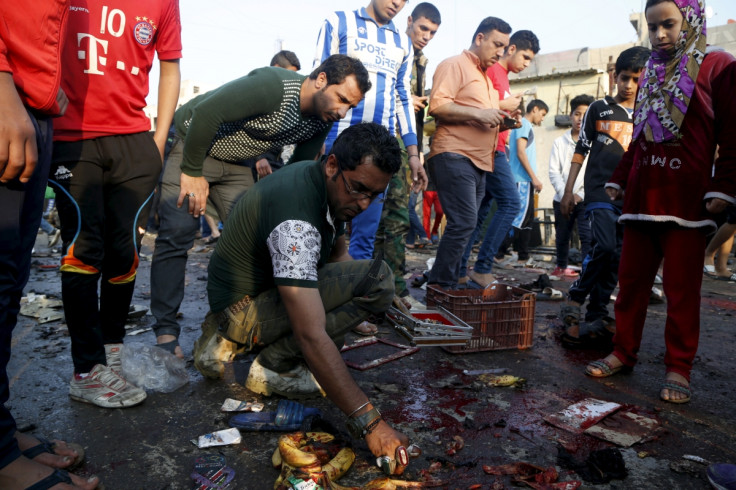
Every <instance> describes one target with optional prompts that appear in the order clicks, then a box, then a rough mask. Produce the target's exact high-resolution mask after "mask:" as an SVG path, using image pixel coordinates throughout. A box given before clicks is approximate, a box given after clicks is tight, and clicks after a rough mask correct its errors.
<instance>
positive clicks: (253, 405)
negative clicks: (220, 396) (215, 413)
mask: <svg viewBox="0 0 736 490" xmlns="http://www.w3.org/2000/svg"><path fill="white" fill-rule="evenodd" d="M264 406H265V405H263V403H257V402H243V401H240V400H235V399H233V398H226V399H225V401H224V402H223V403H222V407H220V411H221V412H260V411H261V410H263V407H264Z"/></svg>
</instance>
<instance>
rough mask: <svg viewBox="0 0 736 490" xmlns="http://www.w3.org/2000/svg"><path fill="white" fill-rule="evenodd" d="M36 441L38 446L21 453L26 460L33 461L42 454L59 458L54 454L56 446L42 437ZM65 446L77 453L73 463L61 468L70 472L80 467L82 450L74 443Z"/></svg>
mask: <svg viewBox="0 0 736 490" xmlns="http://www.w3.org/2000/svg"><path fill="white" fill-rule="evenodd" d="M34 437H36V436H34ZM36 439H38V441H39V442H38V444H36V445H35V446H33V447H29V448H28V449H26V450H25V451H22V454H23V456H25V457H26V458H28V459H33V458H35V457H36V456H38V455H39V454H42V453H49V454H53V455H55V456H60V455H59V454H56V453H55V452H54V448H55V447H56V444H55V443H53V442H51V441H49V440H48V439H44V438H43V437H36ZM66 446H67V447H68V448H69V449H73V450H74V451H76V452H77V457H76V459H75V460H74V461H72V464H70V465H69V466H67V467H65V468H63V469H64V470H66V471H71V470H73V469H75V468H78V467H79V465H81V464H82V463H83V462H84V448H83V447H82V446H81V445H79V444H76V443H74V442H67V443H66ZM57 483H59V482H57ZM52 486H53V485H52Z"/></svg>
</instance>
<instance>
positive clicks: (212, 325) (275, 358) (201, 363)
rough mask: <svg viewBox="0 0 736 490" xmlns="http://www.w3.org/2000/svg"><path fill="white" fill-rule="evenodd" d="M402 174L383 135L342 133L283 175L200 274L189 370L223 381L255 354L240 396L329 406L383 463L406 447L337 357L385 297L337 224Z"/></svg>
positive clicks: (392, 142)
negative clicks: (200, 317) (200, 301)
mask: <svg viewBox="0 0 736 490" xmlns="http://www.w3.org/2000/svg"><path fill="white" fill-rule="evenodd" d="M400 165H401V152H400V148H399V145H398V143H397V141H396V138H394V137H393V136H392V135H391V134H390V133H389V132H388V130H387V129H386V128H384V127H383V126H381V125H379V124H375V123H362V124H357V125H354V126H350V127H349V128H347V129H345V131H343V132H342V133H341V134H340V136H339V137H338V138H337V140H336V141H335V143H334V145H333V146H332V149H331V151H330V154H329V156H327V158H326V159H323V161H321V162H314V161H307V162H299V163H295V164H291V165H287V166H285V167H284V168H283V169H281V170H279V171H278V172H276V173H275V174H273V175H271V176H269V178H268V179H265V180H263V181H261V182H259V183H258V185H257V186H255V187H253V189H251V190H250V191H249V192H248V193H247V194H246V195H245V196H244V197H243V198H242V199H241V200H240V201H238V203H237V204H236V205H235V207H234V208H233V210H232V213H231V214H230V219H229V220H228V223H227V226H226V227H225V230H224V231H223V233H222V236H221V237H220V239H219V241H218V243H217V248H216V249H215V252H214V254H213V255H212V259H211V261H210V266H209V279H208V283H207V293H208V296H209V302H210V310H211V311H210V313H208V315H207V318H206V319H205V322H204V324H203V326H202V329H203V332H202V336H201V337H200V339H199V340H198V341H197V342H196V343H195V346H194V364H195V366H196V367H197V369H199V370H200V371H201V372H202V373H203V374H204V375H205V376H208V377H215V378H218V377H222V375H223V372H224V366H223V362H227V361H230V360H232V358H233V357H234V356H235V355H236V354H237V353H240V352H245V351H250V350H251V349H253V348H259V349H260V352H259V354H258V356H257V357H256V359H255V360H254V361H253V364H252V365H251V368H250V372H249V373H248V379H247V380H246V383H245V386H246V388H248V389H250V390H251V391H254V392H256V393H260V394H263V395H266V396H268V395H271V394H272V393H277V394H279V395H282V396H285V397H289V398H301V397H308V396H315V395H319V394H320V392H322V393H324V394H326V395H327V397H329V398H330V400H332V402H333V403H335V405H337V406H338V407H339V408H340V409H341V410H342V411H343V412H344V413H345V414H346V415H347V416H348V417H349V422H348V427H349V428H350V429H351V432H352V433H353V434H356V435H357V436H358V437H365V439H366V442H367V444H368V447H369V448H370V449H371V451H372V452H373V454H374V455H376V456H384V455H388V456H391V457H392V458H393V457H394V456H395V455H396V454H397V449H398V448H399V447H401V446H404V447H405V446H406V445H407V442H408V440H407V438H406V436H404V435H403V434H401V433H399V432H397V431H395V430H394V429H392V428H391V427H390V426H389V425H388V424H387V423H386V422H384V421H383V420H382V419H381V416H380V413H379V412H378V410H377V409H375V408H374V407H373V406H372V405H371V403H370V402H369V401H368V397H367V396H366V395H365V393H363V391H362V390H361V389H360V387H358V385H357V384H356V383H355V381H354V380H353V378H352V376H351V375H350V373H349V372H348V369H347V367H346V366H345V363H344V361H343V359H342V357H341V356H340V351H339V348H340V347H341V346H342V345H343V339H344V336H345V334H346V333H347V332H348V331H350V329H352V328H354V327H355V326H356V325H358V324H359V323H360V322H361V321H363V320H365V319H366V318H367V317H368V316H369V315H370V314H380V313H384V312H385V311H386V310H387V309H388V307H389V306H390V304H391V301H392V299H393V296H394V284H393V274H392V273H391V269H390V268H389V267H388V266H387V265H386V263H385V262H383V261H381V260H352V259H351V257H350V256H349V255H348V253H347V246H346V243H345V239H344V235H343V232H344V223H345V222H346V221H350V220H351V219H352V218H354V217H355V216H356V215H358V214H359V213H361V212H362V211H364V210H365V209H366V208H367V207H368V206H369V204H370V203H371V202H372V201H373V200H374V199H376V198H377V197H378V196H379V195H380V194H381V193H382V192H383V191H384V190H385V189H386V185H388V182H389V179H390V178H391V176H392V175H393V174H394V173H396V171H397V170H398V169H399V167H400Z"/></svg>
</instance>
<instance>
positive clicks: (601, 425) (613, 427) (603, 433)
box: [585, 411, 659, 447]
mask: <svg viewBox="0 0 736 490" xmlns="http://www.w3.org/2000/svg"><path fill="white" fill-rule="evenodd" d="M657 427H659V422H658V421H657V420H655V419H653V418H649V417H645V416H643V415H638V414H635V413H632V412H631V411H620V412H617V413H614V414H613V415H611V416H608V417H606V418H604V419H603V420H601V421H600V422H598V423H597V424H595V425H593V426H592V427H589V428H588V429H586V430H585V433H586V434H588V435H591V436H594V437H597V438H599V439H603V440H604V441H608V442H612V443H614V444H616V445H618V446H622V447H631V446H633V445H634V444H636V443H637V442H639V441H641V440H642V439H644V437H646V436H647V435H649V434H650V433H651V432H652V431H653V430H655V429H656V428H657Z"/></svg>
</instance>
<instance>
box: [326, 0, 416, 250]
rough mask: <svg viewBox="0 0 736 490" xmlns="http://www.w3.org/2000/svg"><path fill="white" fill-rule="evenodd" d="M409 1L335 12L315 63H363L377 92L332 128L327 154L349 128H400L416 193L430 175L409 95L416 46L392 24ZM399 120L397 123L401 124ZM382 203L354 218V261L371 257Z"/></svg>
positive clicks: (377, 1) (374, 1) (381, 0)
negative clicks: (334, 59) (340, 59)
mask: <svg viewBox="0 0 736 490" xmlns="http://www.w3.org/2000/svg"><path fill="white" fill-rule="evenodd" d="M404 5H406V0H371V2H370V4H369V5H368V7H366V8H361V9H359V10H355V11H352V12H348V11H340V12H334V13H333V14H332V15H330V16H329V17H328V18H327V19H325V22H324V24H323V25H322V29H321V30H320V34H319V39H318V41H317V54H316V56H315V60H314V64H315V66H318V65H319V64H320V63H322V61H323V60H325V59H327V58H328V57H329V56H330V55H332V54H338V53H339V54H346V55H348V56H352V57H354V58H357V59H359V60H360V61H361V62H363V65H365V67H366V69H367V70H368V74H369V75H370V80H371V84H372V86H373V89H372V90H370V91H369V92H368V93H366V94H365V99H363V100H362V101H361V102H360V104H358V106H357V107H355V108H354V109H352V110H350V111H349V112H348V114H347V115H346V116H345V117H344V118H343V119H342V120H341V121H338V122H337V123H336V124H334V125H333V126H332V130H331V131H330V134H329V135H328V137H327V140H326V141H325V145H326V151H329V150H330V147H331V146H332V143H333V142H334V141H335V139H336V138H337V135H338V134H340V132H342V131H343V130H344V129H345V128H347V127H348V126H350V125H352V124H357V123H360V122H375V123H378V124H381V125H383V126H385V127H386V128H388V130H389V131H390V132H391V133H392V134H395V133H396V123H397V122H398V128H399V130H400V134H401V138H402V140H403V141H404V145H405V146H406V149H407V152H408V154H409V166H410V167H411V171H412V179H413V182H414V186H415V187H416V188H420V189H424V188H426V186H427V175H426V173H425V172H424V169H423V168H422V165H421V162H420V161H419V152H418V150H417V135H416V131H415V129H414V106H413V103H412V98H411V93H410V83H409V82H410V79H411V62H412V56H413V53H412V44H411V41H410V39H409V37H408V36H407V35H406V33H404V32H401V30H399V28H397V27H396V26H395V25H394V23H393V22H392V19H393V18H394V17H395V16H396V14H398V13H399V11H401V9H402V8H403V7H404ZM397 120H398V121H397ZM382 207H383V203H382V202H381V199H376V200H375V201H374V202H373V203H372V204H371V205H370V206H369V207H368V209H366V210H365V211H364V212H362V213H361V214H359V215H358V216H357V217H356V218H354V219H353V223H352V228H351V234H350V249H349V252H350V256H351V257H353V258H354V259H356V260H359V259H371V258H372V257H373V243H374V240H375V236H376V229H377V228H378V223H379V221H380V219H381V209H382Z"/></svg>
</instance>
